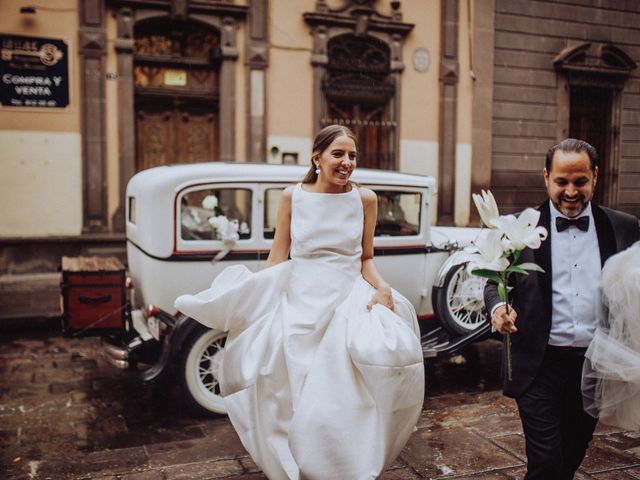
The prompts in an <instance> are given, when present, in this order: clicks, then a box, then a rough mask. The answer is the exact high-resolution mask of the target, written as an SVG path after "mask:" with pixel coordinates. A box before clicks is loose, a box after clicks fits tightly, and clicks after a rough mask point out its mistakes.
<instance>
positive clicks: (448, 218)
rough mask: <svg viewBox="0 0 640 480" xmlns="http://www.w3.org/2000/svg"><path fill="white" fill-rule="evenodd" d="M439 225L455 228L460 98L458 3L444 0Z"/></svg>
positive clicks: (441, 60)
mask: <svg viewBox="0 0 640 480" xmlns="http://www.w3.org/2000/svg"><path fill="white" fill-rule="evenodd" d="M440 8H441V13H442V16H441V19H442V21H441V26H440V28H441V30H440V44H441V47H440V122H439V123H440V129H439V130H440V135H439V149H438V150H439V169H438V224H439V225H453V220H454V213H455V212H454V208H455V177H456V141H457V138H456V122H457V118H456V108H457V95H458V87H457V84H458V75H459V74H458V71H459V67H458V2H455V1H454V2H452V1H450V0H441V2H440Z"/></svg>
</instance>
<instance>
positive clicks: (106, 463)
mask: <svg viewBox="0 0 640 480" xmlns="http://www.w3.org/2000/svg"><path fill="white" fill-rule="evenodd" d="M71 452H73V450H72V451H71ZM57 458H58V459H56V460H49V461H43V462H42V464H41V465H40V468H39V477H38V478H41V477H42V478H46V477H47V476H50V477H51V478H54V479H60V478H67V477H74V476H75V477H78V476H81V475H85V474H89V473H92V474H97V473H100V472H103V473H108V474H117V473H126V472H129V471H131V470H133V469H135V468H136V467H141V466H145V465H147V463H148V459H147V455H146V452H145V451H144V449H143V448H139V447H138V448H126V449H118V450H104V451H100V452H89V453H86V454H84V455H82V454H79V453H77V452H74V453H71V454H70V452H67V453H66V455H60V456H59V457H57Z"/></svg>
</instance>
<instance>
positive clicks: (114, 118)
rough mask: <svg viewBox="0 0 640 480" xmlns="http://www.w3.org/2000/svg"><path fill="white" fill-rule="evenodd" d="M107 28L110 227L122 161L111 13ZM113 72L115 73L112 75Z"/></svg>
mask: <svg viewBox="0 0 640 480" xmlns="http://www.w3.org/2000/svg"><path fill="white" fill-rule="evenodd" d="M105 20H106V28H107V55H106V59H105V62H106V63H105V72H106V74H107V79H106V80H105V110H106V132H105V136H106V162H107V169H106V173H107V209H108V215H107V218H108V220H109V227H111V226H112V224H111V219H112V217H113V214H114V213H115V212H116V210H117V208H118V200H119V199H118V197H119V195H120V161H119V156H120V153H119V146H120V143H119V139H118V118H119V116H118V115H119V112H118V104H119V102H118V79H117V74H118V58H117V55H116V51H115V48H113V45H114V43H113V42H114V40H115V39H116V38H117V36H118V30H117V23H116V19H115V18H114V16H113V15H111V14H110V13H107V15H105ZM111 74H113V75H111Z"/></svg>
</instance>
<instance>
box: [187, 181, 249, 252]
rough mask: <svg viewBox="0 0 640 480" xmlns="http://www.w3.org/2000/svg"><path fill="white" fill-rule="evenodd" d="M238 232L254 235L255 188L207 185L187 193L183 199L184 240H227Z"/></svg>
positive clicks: (245, 235)
mask: <svg viewBox="0 0 640 480" xmlns="http://www.w3.org/2000/svg"><path fill="white" fill-rule="evenodd" d="M234 232H237V234H238V237H239V238H240V239H241V240H242V239H246V238H250V237H251V190H249V189H242V188H215V189H214V188H204V189H198V190H192V191H189V192H187V193H185V194H184V195H183V196H182V198H181V200H180V235H181V237H182V239H183V240H225V238H226V237H228V236H229V235H233V233H234Z"/></svg>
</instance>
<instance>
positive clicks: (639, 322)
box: [582, 242, 640, 431]
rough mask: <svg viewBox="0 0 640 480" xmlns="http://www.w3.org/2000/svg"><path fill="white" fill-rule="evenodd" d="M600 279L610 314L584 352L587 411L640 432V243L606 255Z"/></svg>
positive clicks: (617, 424) (583, 378)
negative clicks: (608, 256)
mask: <svg viewBox="0 0 640 480" xmlns="http://www.w3.org/2000/svg"><path fill="white" fill-rule="evenodd" d="M601 284H602V298H603V302H604V306H605V309H606V311H607V313H608V314H607V315H605V318H604V321H603V322H601V323H602V324H601V325H600V326H599V327H598V328H597V329H596V333H595V336H594V338H593V341H592V342H591V345H589V348H588V349H587V353H586V354H585V357H586V360H585V364H584V368H583V374H582V393H583V400H584V405H585V410H586V411H587V412H588V413H589V414H591V415H592V416H594V417H599V418H600V420H601V421H602V422H603V423H606V424H608V425H614V426H617V427H620V428H623V429H625V430H637V431H640V403H639V401H638V399H639V398H640V242H636V243H635V244H633V245H632V246H631V247H629V248H628V249H626V250H624V251H622V252H620V253H618V254H616V255H614V256H612V257H611V258H609V260H607V263H606V264H605V266H604V268H603V270H602V282H601Z"/></svg>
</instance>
